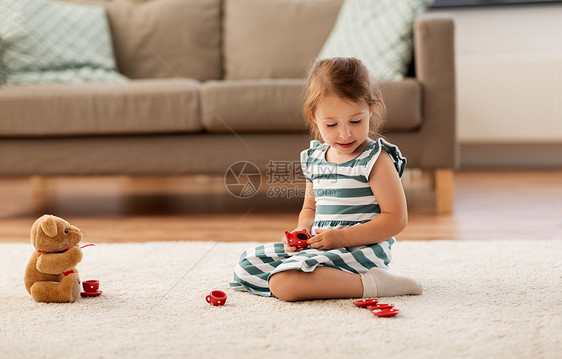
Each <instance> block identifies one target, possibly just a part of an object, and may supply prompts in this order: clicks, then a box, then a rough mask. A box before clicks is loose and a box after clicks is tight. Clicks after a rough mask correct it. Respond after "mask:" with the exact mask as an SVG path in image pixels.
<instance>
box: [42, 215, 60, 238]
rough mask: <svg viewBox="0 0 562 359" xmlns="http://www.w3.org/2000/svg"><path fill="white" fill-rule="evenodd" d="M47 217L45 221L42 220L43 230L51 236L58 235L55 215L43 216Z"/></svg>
mask: <svg viewBox="0 0 562 359" xmlns="http://www.w3.org/2000/svg"><path fill="white" fill-rule="evenodd" d="M43 217H45V218H43V221H41V224H40V226H41V229H42V230H43V232H44V233H45V234H46V235H47V236H49V237H51V238H52V237H54V236H56V235H57V221H56V220H55V217H53V216H43Z"/></svg>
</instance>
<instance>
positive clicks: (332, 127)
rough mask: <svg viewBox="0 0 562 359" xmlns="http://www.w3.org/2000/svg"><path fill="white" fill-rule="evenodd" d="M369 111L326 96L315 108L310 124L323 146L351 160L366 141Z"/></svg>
mask: <svg viewBox="0 0 562 359" xmlns="http://www.w3.org/2000/svg"><path fill="white" fill-rule="evenodd" d="M372 114H373V111H372V109H370V108H369V106H367V105H366V104H364V103H357V102H353V101H351V100H348V99H345V98H341V97H338V96H336V95H328V96H326V97H324V99H323V100H322V101H321V102H320V103H319V104H318V107H317V108H316V112H315V113H314V116H313V121H314V122H315V123H316V126H317V127H318V130H319V131H320V135H321V136H322V139H323V140H324V142H325V143H327V144H328V145H329V146H330V147H331V148H333V149H334V150H336V152H337V154H338V155H340V156H342V157H345V158H347V157H350V158H352V157H354V156H356V155H358V154H359V153H360V152H361V151H362V150H363V148H364V146H362V145H363V144H365V143H366V142H367V141H368V137H369V119H370V117H371V115H372Z"/></svg>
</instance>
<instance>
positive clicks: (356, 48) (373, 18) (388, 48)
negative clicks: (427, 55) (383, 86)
mask: <svg viewBox="0 0 562 359" xmlns="http://www.w3.org/2000/svg"><path fill="white" fill-rule="evenodd" d="M431 2H432V0H346V1H345V2H344V4H343V6H342V8H341V10H340V13H339V15H338V19H337V20H336V24H335V26H334V28H333V30H332V33H331V34H330V36H329V37H328V40H326V43H325V44H324V46H323V47H322V50H321V51H320V55H319V58H329V57H337V56H339V57H356V58H358V59H360V60H361V61H363V63H364V64H365V66H367V68H368V69H369V72H370V73H371V76H373V77H374V78H375V79H376V80H378V81H382V80H400V79H402V78H403V77H404V75H405V74H406V71H407V67H408V64H409V63H410V61H411V58H412V28H413V24H414V20H415V18H416V17H417V16H419V15H420V14H422V13H423V12H424V11H425V10H426V9H427V7H428V6H429V5H430V4H431Z"/></svg>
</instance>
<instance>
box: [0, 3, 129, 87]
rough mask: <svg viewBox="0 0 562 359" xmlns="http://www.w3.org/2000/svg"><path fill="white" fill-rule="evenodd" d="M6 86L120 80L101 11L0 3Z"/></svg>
mask: <svg viewBox="0 0 562 359" xmlns="http://www.w3.org/2000/svg"><path fill="white" fill-rule="evenodd" d="M0 56H1V65H0V72H2V74H0V78H3V79H4V84H5V85H23V84H38V83H53V82H58V83H80V82H122V81H125V80H126V77H124V76H123V75H120V74H119V73H117V72H116V66H115V59H114V56H113V47H112V44H111V37H110V32H109V26H108V23H107V17H106V14H105V10H104V8H103V7H99V6H86V5H76V4H68V3H58V2H51V1H47V0H18V1H13V0H0Z"/></svg>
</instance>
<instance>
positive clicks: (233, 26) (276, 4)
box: [223, 0, 342, 80]
mask: <svg viewBox="0 0 562 359" xmlns="http://www.w3.org/2000/svg"><path fill="white" fill-rule="evenodd" d="M341 3H342V0H309V1H302V0H265V1H264V0H225V5H224V7H225V10H224V12H225V14H224V32H223V33H224V58H225V59H224V61H225V63H224V67H225V78H226V79H231V80H233V79H257V78H304V77H305V75H306V72H307V70H308V67H309V66H310V65H311V64H312V62H313V61H314V59H315V58H316V56H317V55H318V53H319V52H320V49H321V48H322V45H323V44H324V41H325V40H326V38H327V37H328V35H329V34H330V31H331V30H332V27H333V25H334V23H335V21H336V18H337V15H338V11H339V8H340V7H341Z"/></svg>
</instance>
